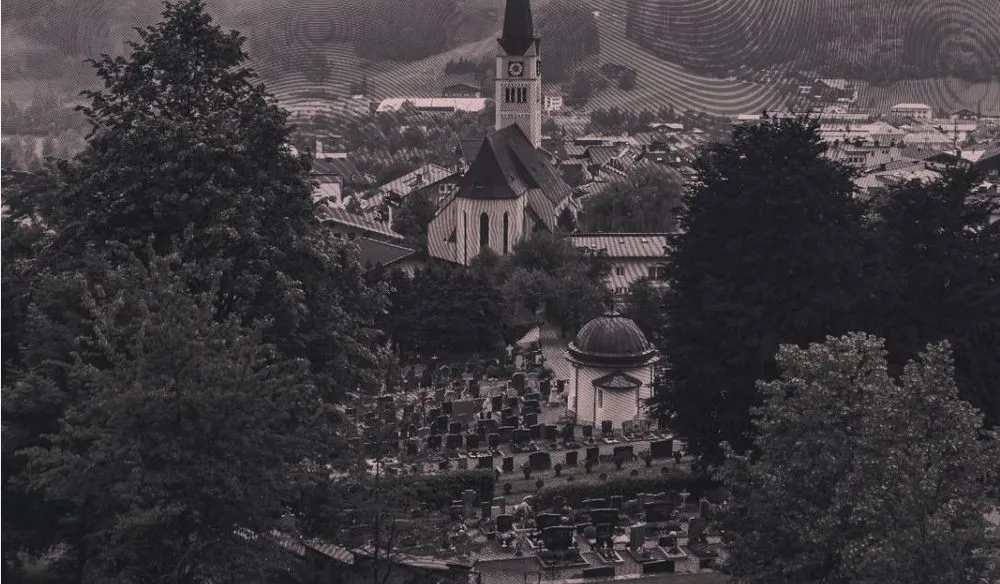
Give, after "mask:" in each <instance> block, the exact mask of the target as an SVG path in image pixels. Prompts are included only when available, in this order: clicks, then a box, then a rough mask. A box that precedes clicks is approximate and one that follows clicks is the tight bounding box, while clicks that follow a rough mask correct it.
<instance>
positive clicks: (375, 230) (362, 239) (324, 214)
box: [317, 206, 416, 272]
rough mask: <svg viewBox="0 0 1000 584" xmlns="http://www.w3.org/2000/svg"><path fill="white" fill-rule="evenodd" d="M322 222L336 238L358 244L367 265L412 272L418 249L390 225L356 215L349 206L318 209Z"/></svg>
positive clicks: (360, 256) (360, 259) (359, 254)
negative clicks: (405, 240)
mask: <svg viewBox="0 0 1000 584" xmlns="http://www.w3.org/2000/svg"><path fill="white" fill-rule="evenodd" d="M317 214H318V217H319V220H320V223H321V224H322V225H323V226H324V227H326V228H327V229H328V230H329V232H330V233H331V234H332V235H333V237H334V238H336V239H340V240H346V241H348V242H351V243H353V244H354V245H355V246H357V249H358V260H359V261H360V262H361V264H362V265H363V266H365V267H367V268H378V267H384V268H400V269H403V270H404V271H406V272H412V270H413V268H414V266H415V264H413V263H412V262H410V261H408V260H412V259H413V256H414V254H416V250H413V249H411V248H408V247H406V246H404V245H402V244H403V240H404V237H403V236H402V235H400V234H399V233H396V232H395V231H393V230H392V228H391V227H389V225H388V224H386V223H382V222H380V221H372V220H371V219H368V218H366V217H362V216H360V215H355V214H353V213H350V212H348V211H347V210H346V209H343V208H340V207H333V206H321V207H319V208H318V210H317Z"/></svg>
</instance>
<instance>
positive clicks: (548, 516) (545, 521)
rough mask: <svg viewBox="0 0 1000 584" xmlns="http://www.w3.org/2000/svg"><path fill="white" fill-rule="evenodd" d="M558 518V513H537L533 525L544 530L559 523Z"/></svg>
mask: <svg viewBox="0 0 1000 584" xmlns="http://www.w3.org/2000/svg"><path fill="white" fill-rule="evenodd" d="M560 520H561V518H560V517H559V515H556V514H555V513H539V514H538V515H536V516H535V527H536V528H538V529H539V530H545V528H547V527H552V526H554V525H559V522H560Z"/></svg>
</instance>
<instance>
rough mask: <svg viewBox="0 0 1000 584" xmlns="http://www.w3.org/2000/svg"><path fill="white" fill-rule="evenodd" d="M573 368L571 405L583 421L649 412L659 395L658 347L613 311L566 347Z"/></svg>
mask: <svg viewBox="0 0 1000 584" xmlns="http://www.w3.org/2000/svg"><path fill="white" fill-rule="evenodd" d="M566 358H567V360H568V361H569V363H570V365H571V366H572V368H573V371H572V373H571V378H570V380H569V386H568V388H567V391H568V394H569V395H568V398H567V402H566V407H567V410H568V411H569V414H570V415H571V417H574V418H575V420H576V423H577V424H582V425H601V423H602V422H611V424H612V427H613V428H614V429H621V428H622V422H629V421H633V420H641V419H645V418H646V417H647V407H646V402H647V400H649V398H650V397H651V396H652V395H653V379H654V369H655V366H656V364H657V363H658V362H659V361H660V357H659V354H658V353H657V351H656V348H655V347H653V345H652V344H651V343H650V342H649V340H648V339H647V338H646V335H645V334H644V333H643V332H642V330H641V329H640V328H639V326H638V325H636V324H635V322H634V321H632V319H630V318H626V317H624V316H622V315H620V314H614V313H609V314H605V315H603V316H599V317H597V318H595V319H593V320H591V321H590V322H588V323H587V324H585V325H583V327H581V328H580V331H579V332H578V333H577V335H576V338H575V339H573V341H572V342H571V343H570V344H569V347H568V348H567V350H566Z"/></svg>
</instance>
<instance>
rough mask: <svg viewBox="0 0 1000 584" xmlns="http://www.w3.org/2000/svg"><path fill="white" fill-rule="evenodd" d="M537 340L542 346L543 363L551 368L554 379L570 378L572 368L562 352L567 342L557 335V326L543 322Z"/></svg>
mask: <svg viewBox="0 0 1000 584" xmlns="http://www.w3.org/2000/svg"><path fill="white" fill-rule="evenodd" d="M538 342H539V344H540V345H541V347H542V356H543V357H545V364H546V365H548V366H549V367H551V368H552V371H553V372H554V373H555V376H556V379H566V380H569V379H571V375H570V374H571V373H572V372H573V368H572V367H571V366H570V364H569V361H567V360H566V356H565V355H564V354H563V352H564V351H565V350H566V346H567V342H566V341H565V339H562V338H561V337H560V336H559V328H558V327H556V326H554V325H551V324H549V323H545V324H544V325H542V327H541V329H540V330H539V334H538Z"/></svg>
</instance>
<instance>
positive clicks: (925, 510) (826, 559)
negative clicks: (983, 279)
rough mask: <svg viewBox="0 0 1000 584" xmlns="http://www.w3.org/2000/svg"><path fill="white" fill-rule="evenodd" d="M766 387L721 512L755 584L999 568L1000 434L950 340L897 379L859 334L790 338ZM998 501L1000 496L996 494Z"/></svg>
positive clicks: (736, 558) (879, 350) (918, 577)
mask: <svg viewBox="0 0 1000 584" xmlns="http://www.w3.org/2000/svg"><path fill="white" fill-rule="evenodd" d="M778 364H779V367H780V369H781V376H780V378H779V379H777V380H775V381H771V382H767V383H762V384H761V390H762V393H763V395H764V403H763V405H762V406H761V407H760V408H757V409H755V411H754V425H755V427H756V428H757V430H758V432H757V437H756V440H755V444H756V446H757V453H758V455H759V456H755V457H742V456H731V457H730V458H729V459H728V460H727V462H726V464H725V465H724V467H723V468H722V472H721V477H722V478H723V480H724V482H725V483H726V484H727V486H728V487H729V488H730V489H731V492H732V498H731V500H730V504H729V507H727V508H726V510H725V517H724V521H723V525H724V529H725V530H726V533H727V537H728V539H730V542H729V543H730V545H729V551H730V553H731V556H730V564H731V566H730V567H731V568H732V569H733V571H734V572H735V575H736V576H737V577H740V578H745V580H741V581H746V582H788V583H796V584H799V583H808V582H817V583H818V582H824V583H841V582H843V583H845V584H846V583H848V582H884V583H887V584H893V583H899V584H904V583H905V584H910V583H927V584H930V583H940V584H946V583H948V584H951V583H968V584H978V583H980V582H992V581H994V579H995V578H997V577H998V576H1000V572H998V571H997V570H998V568H1000V564H997V563H996V557H997V556H996V554H997V552H998V551H1000V539H998V537H997V535H998V534H997V533H996V530H995V529H991V528H989V526H988V523H987V521H986V520H985V518H984V515H983V513H984V511H986V510H988V509H989V507H990V504H991V503H993V504H995V498H994V497H991V496H990V491H991V490H994V489H996V487H997V484H998V479H1000V476H998V474H997V469H1000V442H998V439H997V438H998V437H997V436H996V435H995V434H990V435H984V434H983V430H982V422H983V417H982V415H981V414H980V413H979V412H978V411H976V409H975V408H974V407H973V406H971V405H970V404H968V403H967V402H965V401H963V400H961V399H959V396H958V390H957V387H956V385H955V381H954V375H953V374H954V370H953V368H952V361H951V353H950V349H949V347H948V345H947V343H943V344H940V345H934V346H929V347H928V348H927V349H926V351H924V352H923V353H922V354H921V356H920V358H919V359H917V360H915V361H912V362H910V363H909V364H908V365H907V366H906V367H905V370H904V372H903V374H902V377H901V378H900V379H899V380H898V381H897V380H895V379H893V378H892V377H891V376H890V374H889V371H888V365H887V361H886V351H885V348H884V343H883V341H881V340H880V339H877V338H875V337H871V336H868V335H864V334H852V335H848V336H844V337H840V338H832V337H831V338H829V339H827V341H826V342H825V343H823V344H818V343H816V344H812V345H811V346H809V347H808V348H806V349H802V348H798V347H794V346H791V345H784V346H782V347H781V349H780V350H779V353H778ZM994 496H995V495H994Z"/></svg>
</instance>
